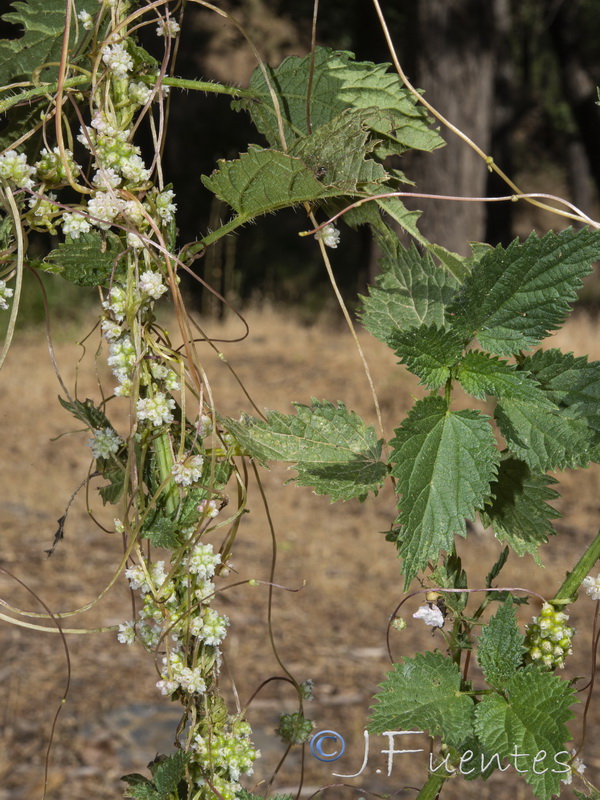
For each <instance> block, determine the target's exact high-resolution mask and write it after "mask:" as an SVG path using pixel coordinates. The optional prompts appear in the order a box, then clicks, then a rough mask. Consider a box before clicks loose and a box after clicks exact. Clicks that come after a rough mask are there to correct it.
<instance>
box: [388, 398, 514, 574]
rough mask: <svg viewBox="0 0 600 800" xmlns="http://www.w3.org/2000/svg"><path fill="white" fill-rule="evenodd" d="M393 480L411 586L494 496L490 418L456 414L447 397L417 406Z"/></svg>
mask: <svg viewBox="0 0 600 800" xmlns="http://www.w3.org/2000/svg"><path fill="white" fill-rule="evenodd" d="M390 444H391V445H392V446H393V448H394V450H393V453H392V455H391V458H390V461H391V463H392V465H393V469H392V475H394V476H395V477H396V478H397V479H398V484H397V491H398V493H399V494H400V495H401V497H400V499H399V503H398V505H399V508H400V515H399V517H398V520H397V522H398V523H399V524H400V525H401V526H402V529H401V531H400V534H399V535H400V539H401V542H400V546H399V553H400V555H401V557H402V559H403V565H402V570H403V573H404V575H405V585H408V584H409V583H410V581H411V580H412V579H413V578H414V577H415V576H416V574H417V572H418V571H419V570H420V569H424V568H425V566H426V565H427V563H428V562H429V561H434V562H435V561H437V559H438V556H439V554H440V552H441V551H448V550H450V549H451V548H452V545H453V537H454V535H455V534H459V535H461V536H465V535H466V526H465V518H468V519H471V520H473V519H474V518H475V510H476V509H478V508H482V507H483V505H484V503H485V501H486V500H487V499H488V497H489V494H490V482H491V481H492V480H493V479H494V478H495V476H496V470H497V464H498V460H499V454H498V450H497V448H496V441H495V438H494V434H493V431H492V428H491V426H490V425H489V423H488V417H486V416H484V415H482V414H480V413H479V412H478V411H471V410H467V411H450V410H449V409H448V408H447V406H446V404H445V402H444V400H443V399H442V398H441V397H427V398H425V399H424V400H420V401H418V402H417V403H415V405H414V407H413V409H412V410H411V412H410V413H409V415H408V417H407V418H406V420H405V421H404V423H403V424H402V426H401V427H400V428H398V429H397V430H396V438H395V439H393V440H392V441H391V443H390Z"/></svg>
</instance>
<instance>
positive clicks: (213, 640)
mask: <svg viewBox="0 0 600 800" xmlns="http://www.w3.org/2000/svg"><path fill="white" fill-rule="evenodd" d="M228 625H229V618H228V617H225V616H222V617H221V616H219V615H218V614H217V612H216V611H215V610H214V609H213V608H207V609H206V611H205V612H204V615H203V618H202V629H201V631H200V638H201V639H202V641H203V642H204V643H205V644H210V645H213V646H214V647H216V646H217V645H219V644H221V642H222V641H223V639H224V638H225V636H226V634H227V626H228Z"/></svg>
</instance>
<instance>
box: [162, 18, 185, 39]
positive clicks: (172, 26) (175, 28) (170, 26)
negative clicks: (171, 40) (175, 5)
mask: <svg viewBox="0 0 600 800" xmlns="http://www.w3.org/2000/svg"><path fill="white" fill-rule="evenodd" d="M180 30H181V26H180V25H179V23H178V22H175V20H174V19H169V20H166V19H161V20H160V21H159V23H158V25H157V26H156V35H157V36H165V37H166V36H177V34H178V33H179V31H180Z"/></svg>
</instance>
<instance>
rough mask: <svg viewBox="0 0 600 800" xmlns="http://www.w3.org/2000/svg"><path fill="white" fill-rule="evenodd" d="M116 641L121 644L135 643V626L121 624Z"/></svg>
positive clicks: (128, 623)
mask: <svg viewBox="0 0 600 800" xmlns="http://www.w3.org/2000/svg"><path fill="white" fill-rule="evenodd" d="M117 639H118V640H119V641H120V642H121V644H133V643H134V642H135V625H134V623H133V622H122V623H121V624H120V625H119V632H118V634H117Z"/></svg>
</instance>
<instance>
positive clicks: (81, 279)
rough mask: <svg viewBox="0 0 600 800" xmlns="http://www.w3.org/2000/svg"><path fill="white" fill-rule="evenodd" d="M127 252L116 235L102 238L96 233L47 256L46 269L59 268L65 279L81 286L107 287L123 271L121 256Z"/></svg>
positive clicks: (83, 234)
mask: <svg viewBox="0 0 600 800" xmlns="http://www.w3.org/2000/svg"><path fill="white" fill-rule="evenodd" d="M123 250H124V247H123V244H122V242H121V240H120V239H119V237H118V236H115V234H113V233H106V234H104V235H101V234H100V233H97V232H95V231H92V232H90V233H82V234H81V235H80V236H79V238H78V239H71V238H69V239H67V241H66V242H62V243H61V244H59V245H58V247H57V248H56V250H53V251H52V252H51V253H50V254H49V255H47V256H46V258H45V259H44V261H43V262H42V266H43V265H44V264H50V265H51V266H52V267H53V268H56V267H59V268H60V274H61V276H62V277H63V278H64V279H65V280H67V281H70V282H71V283H74V284H76V285H77V286H107V285H108V284H109V283H110V282H111V280H112V279H114V277H115V275H119V273H120V271H121V269H122V267H121V266H120V256H121V255H122V253H123ZM54 271H56V270H55V269H54Z"/></svg>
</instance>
